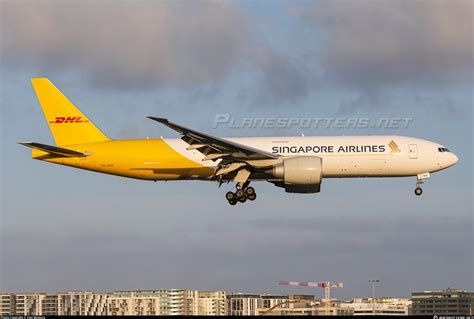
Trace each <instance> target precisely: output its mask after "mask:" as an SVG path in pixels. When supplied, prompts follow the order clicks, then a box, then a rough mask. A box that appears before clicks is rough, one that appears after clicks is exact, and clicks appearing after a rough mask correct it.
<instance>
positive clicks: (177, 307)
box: [107, 289, 226, 316]
mask: <svg viewBox="0 0 474 319" xmlns="http://www.w3.org/2000/svg"><path fill="white" fill-rule="evenodd" d="M107 305H108V313H109V314H111V315H115V316H136V315H208V316H222V315H225V314H226V293H225V292H224V291H197V290H183V289H161V290H138V291H115V292H112V293H111V294H110V295H109V297H108V300H107Z"/></svg>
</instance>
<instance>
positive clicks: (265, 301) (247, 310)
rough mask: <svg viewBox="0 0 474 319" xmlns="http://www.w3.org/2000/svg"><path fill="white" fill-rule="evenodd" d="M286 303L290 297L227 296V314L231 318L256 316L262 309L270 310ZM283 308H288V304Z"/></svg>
mask: <svg viewBox="0 0 474 319" xmlns="http://www.w3.org/2000/svg"><path fill="white" fill-rule="evenodd" d="M286 301H288V296H277V295H269V294H245V293H232V294H230V295H227V307H228V310H227V313H228V314H229V315H231V316H255V315H258V314H259V313H260V312H261V310H262V309H269V308H271V307H274V306H276V305H278V304H281V303H284V302H286ZM281 308H288V304H282V305H281Z"/></svg>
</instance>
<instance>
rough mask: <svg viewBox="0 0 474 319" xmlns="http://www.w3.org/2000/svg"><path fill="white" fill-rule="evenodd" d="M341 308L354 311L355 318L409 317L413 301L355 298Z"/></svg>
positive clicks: (344, 303) (343, 303)
mask: <svg viewBox="0 0 474 319" xmlns="http://www.w3.org/2000/svg"><path fill="white" fill-rule="evenodd" d="M339 307H340V308H341V309H347V310H348V311H353V315H354V316H367V315H382V316H389V315H392V316H408V313H409V309H410V307H411V301H410V300H409V299H404V298H374V299H372V298H355V299H352V300H351V301H350V302H342V303H340V305H339Z"/></svg>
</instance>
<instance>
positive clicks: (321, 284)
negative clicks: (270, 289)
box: [279, 280, 344, 300]
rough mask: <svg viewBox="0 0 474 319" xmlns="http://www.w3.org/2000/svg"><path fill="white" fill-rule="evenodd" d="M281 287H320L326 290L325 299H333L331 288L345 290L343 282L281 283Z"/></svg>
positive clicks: (283, 281) (284, 281)
mask: <svg viewBox="0 0 474 319" xmlns="http://www.w3.org/2000/svg"><path fill="white" fill-rule="evenodd" d="M279 285H284V286H300V287H319V288H323V289H324V299H326V300H330V299H331V288H343V287H344V284H343V283H342V282H336V283H334V282H330V281H320V282H308V281H286V280H282V281H280V283H279Z"/></svg>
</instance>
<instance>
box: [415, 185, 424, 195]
mask: <svg viewBox="0 0 474 319" xmlns="http://www.w3.org/2000/svg"><path fill="white" fill-rule="evenodd" d="M421 194H423V189H421V187H417V188H415V195H416V196H420V195H421Z"/></svg>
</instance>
